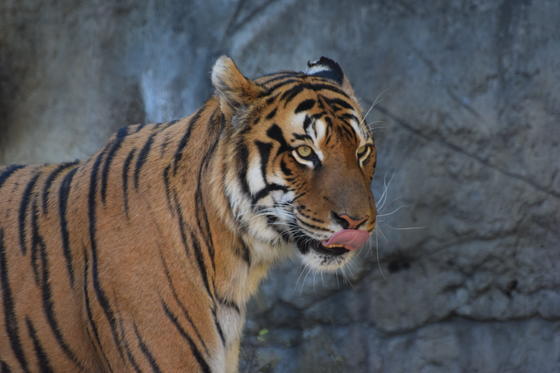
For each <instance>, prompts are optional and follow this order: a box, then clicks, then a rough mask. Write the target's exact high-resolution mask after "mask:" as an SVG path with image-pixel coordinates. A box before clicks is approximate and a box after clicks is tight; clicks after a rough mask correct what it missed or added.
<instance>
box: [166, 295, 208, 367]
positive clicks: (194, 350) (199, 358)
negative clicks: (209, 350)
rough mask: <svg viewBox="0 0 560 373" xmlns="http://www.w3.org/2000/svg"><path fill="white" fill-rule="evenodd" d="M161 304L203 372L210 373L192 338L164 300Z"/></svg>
mask: <svg viewBox="0 0 560 373" xmlns="http://www.w3.org/2000/svg"><path fill="white" fill-rule="evenodd" d="M161 305H162V307H163V311H164V312H165V315H166V316H167V318H168V319H169V320H171V322H172V323H173V325H174V326H175V328H176V329H177V331H178V332H179V334H180V335H181V337H183V339H185V341H187V343H188V345H189V347H190V348H191V351H192V353H193V355H194V358H195V359H196V361H197V362H198V365H200V369H201V370H202V371H203V372H204V373H210V372H211V370H210V366H209V365H208V363H207V362H206V360H204V357H203V356H202V354H201V353H200V351H199V350H198V348H197V347H196V345H195V344H194V342H193V340H192V339H191V338H190V337H189V335H188V334H187V332H186V331H185V329H183V327H182V326H181V325H180V324H179V321H178V320H177V316H175V315H174V314H173V312H171V310H170V309H169V307H168V306H167V304H165V302H163V301H162V302H161Z"/></svg>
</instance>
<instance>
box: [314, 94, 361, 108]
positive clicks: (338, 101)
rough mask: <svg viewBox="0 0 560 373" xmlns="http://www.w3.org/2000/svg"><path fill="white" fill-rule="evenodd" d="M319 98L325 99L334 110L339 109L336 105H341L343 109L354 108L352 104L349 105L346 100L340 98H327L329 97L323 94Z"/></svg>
mask: <svg viewBox="0 0 560 373" xmlns="http://www.w3.org/2000/svg"><path fill="white" fill-rule="evenodd" d="M321 98H322V99H323V100H325V102H326V103H327V104H328V105H329V106H330V107H332V108H333V109H334V111H338V110H340V109H339V108H338V107H337V106H340V107H343V108H345V109H350V110H354V108H353V107H352V105H350V104H349V103H348V102H347V101H345V100H342V99H340V98H336V97H335V98H329V97H325V96H321Z"/></svg>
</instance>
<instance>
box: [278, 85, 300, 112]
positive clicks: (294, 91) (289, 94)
mask: <svg viewBox="0 0 560 373" xmlns="http://www.w3.org/2000/svg"><path fill="white" fill-rule="evenodd" d="M304 88H305V87H304V86H303V85H296V86H293V87H292V88H290V89H288V90H287V91H286V92H284V93H283V94H282V96H280V99H281V100H285V101H284V107H286V105H288V104H289V103H290V101H292V100H293V99H294V97H296V96H297V95H298V94H299V93H300V92H301V91H303V89H304Z"/></svg>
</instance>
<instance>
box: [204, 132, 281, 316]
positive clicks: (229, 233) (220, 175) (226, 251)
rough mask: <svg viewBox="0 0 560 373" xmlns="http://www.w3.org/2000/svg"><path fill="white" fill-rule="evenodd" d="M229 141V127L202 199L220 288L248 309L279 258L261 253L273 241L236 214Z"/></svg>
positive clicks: (270, 249) (212, 163) (206, 179)
mask: <svg viewBox="0 0 560 373" xmlns="http://www.w3.org/2000/svg"><path fill="white" fill-rule="evenodd" d="M229 144H231V138H229V137H228V135H227V131H226V134H225V135H224V136H221V138H220V141H219V142H218V145H217V149H216V151H215V152H214V154H213V156H212V159H211V160H210V162H209V167H208V172H207V173H206V174H205V175H204V177H203V180H202V182H203V184H204V185H205V186H207V188H203V193H202V199H203V203H204V206H205V209H206V213H207V217H208V222H209V226H210V232H211V236H212V241H213V243H214V246H215V248H214V249H215V255H216V257H215V265H216V273H215V279H216V288H217V289H219V291H220V296H221V297H224V298H225V299H226V300H227V301H232V302H235V303H236V304H237V305H238V306H240V308H241V309H242V310H244V308H245V304H246V303H247V301H248V300H249V298H250V297H251V295H253V294H254V293H255V292H256V290H257V288H258V286H259V284H260V282H261V281H262V279H263V278H264V277H265V276H266V274H267V272H268V270H269V268H270V266H271V265H272V263H273V261H274V259H275V258H272V257H270V258H268V257H263V256H262V255H258V254H257V253H259V252H274V251H275V250H274V247H273V246H272V245H271V244H270V243H267V242H262V241H260V240H258V239H255V238H254V237H252V236H251V235H250V234H249V233H248V232H247V231H246V229H244V228H243V225H242V224H239V222H238V221H236V218H235V217H234V213H233V211H232V209H231V201H230V200H229V198H228V196H227V194H226V191H225V187H226V185H231V183H235V182H236V180H232V177H231V167H232V166H233V165H232V164H231V163H230V162H228V161H229V160H231V159H232V156H233V154H232V152H231V151H232V149H231V148H230V147H229V146H228V145H229Z"/></svg>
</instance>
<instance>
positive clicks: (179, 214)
mask: <svg viewBox="0 0 560 373" xmlns="http://www.w3.org/2000/svg"><path fill="white" fill-rule="evenodd" d="M173 199H174V203H175V212H176V213H177V220H178V224H179V233H180V234H181V241H182V243H183V248H184V249H185V254H186V255H187V257H188V255H189V246H188V244H187V226H186V224H185V217H184V215H183V209H182V208H181V206H180V205H179V202H178V200H177V196H176V195H175V194H173ZM191 240H192V241H193V242H191V243H192V245H193V249H194V252H195V253H194V254H195V259H196V262H197V265H198V267H199V272H200V273H201V274H202V275H203V276H202V279H203V281H204V286H205V288H206V292H207V293H208V296H209V297H210V298H212V299H213V298H214V296H213V295H212V294H213V293H212V292H211V291H210V286H209V283H208V276H207V273H206V267H205V266H204V262H203V261H202V258H201V255H202V253H201V252H200V246H199V245H198V241H195V240H196V238H195V237H194V235H193V234H192V233H191Z"/></svg>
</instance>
